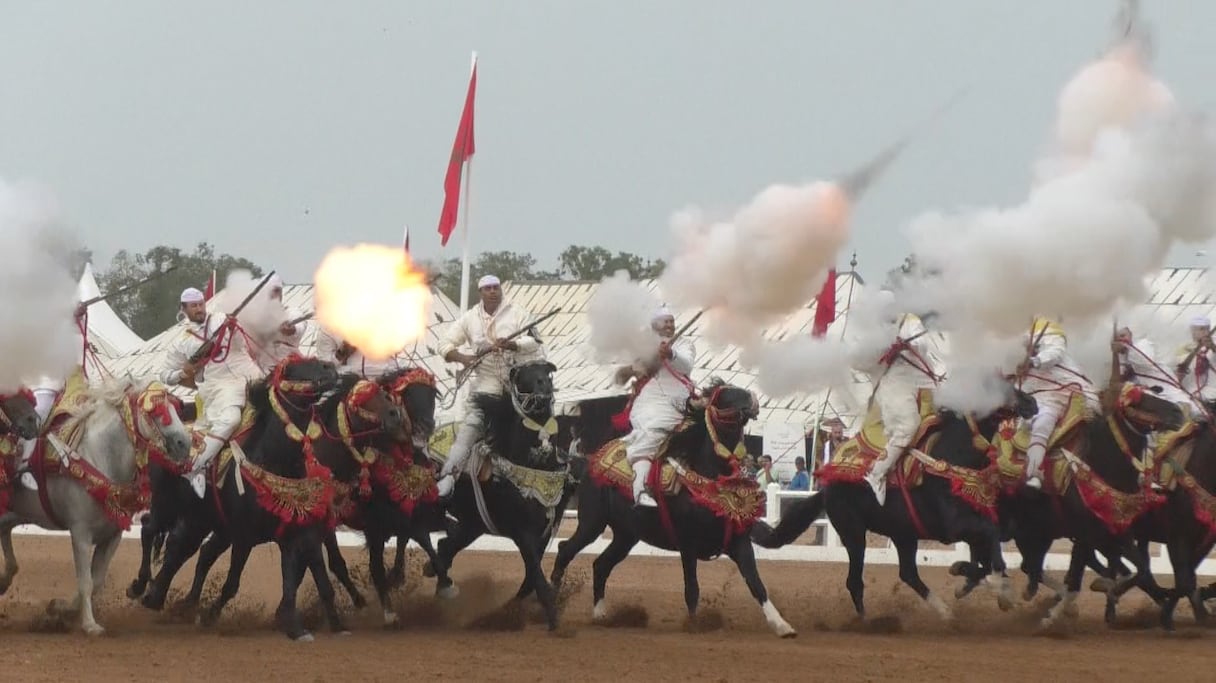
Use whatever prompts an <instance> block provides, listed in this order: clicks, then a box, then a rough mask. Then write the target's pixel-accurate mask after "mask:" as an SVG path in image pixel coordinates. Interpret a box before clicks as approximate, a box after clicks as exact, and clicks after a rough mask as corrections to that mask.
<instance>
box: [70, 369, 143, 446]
mask: <svg viewBox="0 0 1216 683" xmlns="http://www.w3.org/2000/svg"><path fill="white" fill-rule="evenodd" d="M154 381H155V380H152V379H141V380H136V379H131V378H128V377H107V378H106V379H103V380H102V381H101V382H100V383H98V384H96V385H86V386H85V387H83V388H82V389H81V390H80V397H81V398H82V399H83V400H82V401H81V402H80V404H79V405H80V409H79V410H78V411H77V412H75V413H73V414H72V415H71V416H70V417H69V418H68V419H67V420H65V421H64V430H65V431H67V432H68V433H70V432H72V431H74V430H75V429H76V428H77V426H79V425H83V424H85V423H86V422H88V421H89V420H91V419H93V418H94V417H95V416H97V415H99V414H100V413H101V411H102V409H108V410H109V411H111V412H112V413H117V412H118V410H119V409H121V408H122V404H123V402H124V401H126V400H127V395H128V393H129V392H132V391H134V392H143V391H144V390H145V389H147V388H148V386H149V385H151V384H152V383H153V382H154Z"/></svg>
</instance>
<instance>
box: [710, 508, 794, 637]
mask: <svg viewBox="0 0 1216 683" xmlns="http://www.w3.org/2000/svg"><path fill="white" fill-rule="evenodd" d="M727 523H728V524H729V522H727ZM726 553H727V555H729V556H730V559H732V560H734V562H735V566H736V567H738V568H739V573H740V574H742V575H743V580H744V581H746V582H747V589H748V590H749V591H751V594H752V597H753V598H755V599H756V602H758V603H760V609H762V610H763V611H764V620H765V621H767V622H768V625H769V628H771V629H773V633H776V634H777V635H778V636H780V637H782V638H793V637H794V636H796V635H798V632H797V631H795V630H794V627H793V626H790V624H789V622H787V621H786V620H785V619H784V618H782V616H781V613H780V612H778V611H777V608H776V607H775V606H774V605H773V603H772V601H771V600H769V595H768V590H767V589H766V588H765V587H764V582H763V581H761V580H760V569H759V568H758V567H756V552H755V550H754V549H753V548H752V540H751V537H750V536H748V535H747V534H735V536H734V538H732V539H731V543H730V547H729V548H727V549H726Z"/></svg>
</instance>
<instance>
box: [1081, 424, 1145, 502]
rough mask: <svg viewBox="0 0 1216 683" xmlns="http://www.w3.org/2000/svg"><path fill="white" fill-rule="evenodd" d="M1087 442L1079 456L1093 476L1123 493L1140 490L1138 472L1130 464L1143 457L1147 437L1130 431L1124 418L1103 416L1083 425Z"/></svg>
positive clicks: (1136, 431)
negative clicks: (1095, 475)
mask: <svg viewBox="0 0 1216 683" xmlns="http://www.w3.org/2000/svg"><path fill="white" fill-rule="evenodd" d="M1085 434H1086V441H1085V446H1084V447H1083V448H1081V449H1080V450H1081V453H1079V454H1078V455H1079V456H1080V458H1081V459H1082V460H1083V461H1084V462H1085V463H1086V464H1088V465H1089V466H1090V467H1091V468H1093V471H1094V473H1095V474H1097V475H1098V476H1099V477H1101V478H1102V479H1103V481H1105V482H1106V483H1107V484H1109V485H1110V486H1112V487H1114V488H1116V489H1119V490H1120V491H1124V492H1128V493H1131V492H1134V491H1136V490H1137V489H1139V488H1140V471H1139V470H1138V469H1136V466H1135V464H1134V463H1133V460H1138V459H1140V458H1142V457H1143V454H1144V447H1145V445H1146V444H1147V442H1148V438H1147V436H1146V435H1145V434H1144V433H1142V432H1140V431H1138V430H1136V429H1134V428H1132V427H1131V425H1129V424H1127V421H1126V419H1125V418H1123V417H1114V418H1110V419H1108V418H1106V417H1104V416H1102V415H1099V416H1098V417H1096V418H1094V419H1092V420H1090V421H1089V422H1088V423H1087V424H1086V425H1085Z"/></svg>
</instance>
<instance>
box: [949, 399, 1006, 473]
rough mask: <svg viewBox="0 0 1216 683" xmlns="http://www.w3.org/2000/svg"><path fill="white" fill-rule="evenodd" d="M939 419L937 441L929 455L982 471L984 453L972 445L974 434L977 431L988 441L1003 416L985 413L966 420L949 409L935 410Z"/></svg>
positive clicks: (986, 457)
mask: <svg viewBox="0 0 1216 683" xmlns="http://www.w3.org/2000/svg"><path fill="white" fill-rule="evenodd" d="M939 415H940V416H941V419H942V422H941V425H940V426H939V427H938V433H939V434H941V436H939V437H938V440H937V443H936V444H935V445H934V447H933V453H932V455H933V457H935V458H938V459H939V460H942V461H943V462H948V463H950V464H951V465H958V466H959V467H966V468H968V469H973V470H982V469H984V468H985V467H987V466H988V464H989V462H990V460H989V458H988V453H987V452H986V451H984V450H980V449H979V448H977V447H976V445H975V439H974V436H975V434H976V433H977V432H978V433H979V435H980V436H981V437H983V438H984V439H985V440H987V441H989V442H991V441H992V439H993V438H995V436H996V433H997V430H999V429H1000V427H1001V423H1002V422H1003V421H1004V419H1005V417H1006V415H1005V414H1004V413H1003V412H995V413H992V414H989V415H987V416H984V417H981V418H977V417H974V416H973V417H971V418H970V419H968V418H967V417H964V416H962V415H959V414H957V413H954V412H951V411H942V412H941V413H939Z"/></svg>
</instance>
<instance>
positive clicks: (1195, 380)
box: [1174, 316, 1216, 403]
mask: <svg viewBox="0 0 1216 683" xmlns="http://www.w3.org/2000/svg"><path fill="white" fill-rule="evenodd" d="M1174 364H1175V368H1174V370H1175V372H1176V373H1177V375H1178V379H1179V381H1180V382H1181V384H1182V389H1183V391H1185V392H1186V393H1187V394H1190V395H1191V396H1192V397H1194V398H1195V399H1197V400H1199V401H1202V402H1204V403H1211V402H1214V401H1216V343H1213V341H1212V322H1211V321H1210V320H1208V319H1207V318H1206V317H1203V316H1199V317H1197V318H1193V319H1192V320H1191V341H1190V343H1188V344H1187V345H1186V346H1183V347H1182V348H1181V349H1178V353H1177V354H1176V358H1175V359H1174Z"/></svg>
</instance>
